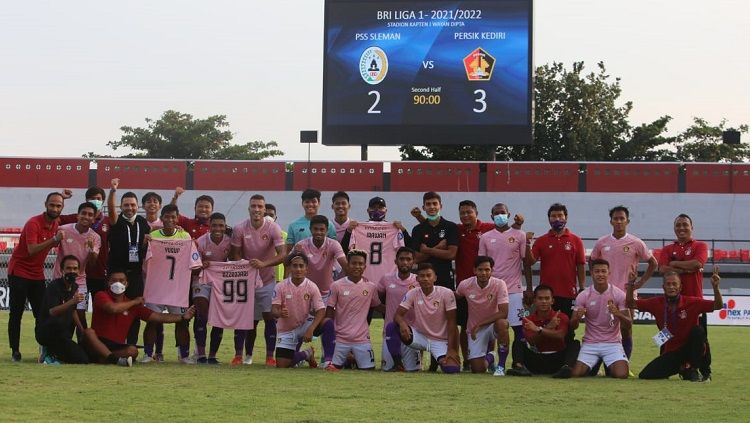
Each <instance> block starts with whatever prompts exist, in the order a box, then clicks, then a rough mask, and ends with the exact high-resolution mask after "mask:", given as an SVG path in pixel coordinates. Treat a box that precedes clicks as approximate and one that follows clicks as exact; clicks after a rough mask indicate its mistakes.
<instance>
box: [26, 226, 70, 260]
mask: <svg viewBox="0 0 750 423" xmlns="http://www.w3.org/2000/svg"><path fill="white" fill-rule="evenodd" d="M64 236H65V235H63V232H62V231H58V232H57V233H56V234H55V236H53V237H52V238H50V239H48V240H46V241H42V242H40V243H39V244H27V246H26V251H28V253H29V255H30V256H33V255H37V254H39V253H40V252H42V251H44V250H46V249H47V248H50V247H55V246H57V245H60V241H62V239H63V237H64Z"/></svg>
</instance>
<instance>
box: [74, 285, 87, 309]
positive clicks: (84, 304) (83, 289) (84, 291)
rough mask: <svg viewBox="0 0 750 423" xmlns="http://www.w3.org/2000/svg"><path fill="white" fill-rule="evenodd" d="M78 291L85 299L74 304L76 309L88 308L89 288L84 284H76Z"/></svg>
mask: <svg viewBox="0 0 750 423" xmlns="http://www.w3.org/2000/svg"><path fill="white" fill-rule="evenodd" d="M78 292H80V293H82V294H84V295H85V296H86V299H85V300H83V301H81V302H80V303H78V304H76V310H88V309H89V289H88V288H87V287H86V285H78Z"/></svg>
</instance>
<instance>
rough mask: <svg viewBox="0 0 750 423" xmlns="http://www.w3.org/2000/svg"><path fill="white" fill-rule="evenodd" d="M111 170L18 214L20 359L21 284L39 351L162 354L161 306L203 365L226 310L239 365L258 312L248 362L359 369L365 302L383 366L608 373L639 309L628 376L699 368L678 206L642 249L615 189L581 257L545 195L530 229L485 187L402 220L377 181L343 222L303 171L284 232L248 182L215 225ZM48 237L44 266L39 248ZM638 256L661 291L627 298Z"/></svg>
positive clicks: (42, 356) (197, 208) (179, 339)
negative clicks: (647, 343)
mask: <svg viewBox="0 0 750 423" xmlns="http://www.w3.org/2000/svg"><path fill="white" fill-rule="evenodd" d="M126 183H127V181H123V185H125V184H126ZM120 184H121V181H120V180H119V179H112V181H111V186H110V187H109V192H108V193H107V192H105V190H104V189H103V188H101V187H97V186H94V187H90V188H89V189H88V190H86V193H85V200H86V201H85V202H83V203H81V204H79V205H78V206H77V213H70V214H64V213H63V208H64V205H65V201H66V200H68V199H70V198H72V195H73V193H72V191H71V190H68V189H65V190H62V192H52V193H50V194H48V195H47V197H46V198H45V199H44V211H43V212H42V213H41V214H39V215H36V216H33V217H31V218H30V219H29V220H28V221H27V222H26V223H25V225H24V226H23V230H22V232H21V235H20V239H19V243H18V244H17V246H16V247H15V248H14V249H13V252H12V255H11V258H10V262H9V264H8V280H9V287H10V301H9V308H10V314H9V320H8V338H9V344H10V348H11V359H12V361H14V362H21V361H22V356H21V352H20V345H19V343H20V335H21V321H22V317H23V315H24V310H25V308H26V303H27V301H28V303H29V305H30V307H31V310H32V312H33V316H34V319H35V329H34V330H35V338H36V341H37V342H38V343H39V358H38V362H39V363H43V364H47V365H58V364H61V363H64V364H87V363H98V364H116V365H121V366H126V367H130V366H132V365H133V364H134V363H139V364H147V363H158V362H162V361H164V360H165V355H164V325H165V324H173V327H174V335H175V340H176V349H177V357H176V360H177V361H178V362H180V363H183V364H205V365H218V364H220V362H219V360H218V359H217V353H218V351H219V347H220V344H221V342H222V338H223V334H224V330H225V329H232V331H233V340H234V356H233V358H232V360H231V362H230V364H231V365H234V366H241V365H249V364H252V363H253V351H254V346H255V341H256V337H257V332H256V328H257V327H258V324H259V322H260V321H261V320H262V321H263V322H264V324H263V328H264V330H263V336H264V338H265V346H266V355H265V357H266V358H265V364H266V365H267V366H272V367H279V368H287V367H289V368H292V367H302V366H307V367H311V368H316V367H320V368H322V369H324V370H326V371H328V372H339V371H341V370H343V369H358V370H372V369H375V368H376V358H375V353H374V352H373V347H372V343H371V340H370V323H371V320H372V319H373V315H376V316H383V331H382V351H381V354H380V357H381V364H380V368H381V369H382V370H383V371H386V372H404V371H405V372H412V371H420V370H422V369H423V368H429V371H437V370H438V369H439V370H440V371H441V372H443V373H448V374H453V373H460V372H462V371H464V372H471V373H488V374H492V375H494V376H506V375H509V376H527V377H528V376H532V375H551V376H552V377H553V378H571V377H582V376H595V375H598V374H600V373H603V374H604V375H606V376H608V377H612V378H620V379H625V378H628V377H636V375H635V373H634V371H633V370H634V369H631V367H630V357H631V354H632V352H633V337H632V326H633V317H634V310H639V311H642V312H648V313H651V314H652V315H653V316H654V319H655V321H656V326H657V328H656V329H655V332H656V334H655V335H654V336H653V338H652V341H653V343H654V344H656V346H658V347H659V355H658V356H657V357H656V358H654V359H653V360H651V361H650V362H649V363H648V364H647V365H646V366H645V367H644V368H643V369H641V370H640V372H639V373H638V374H637V377H638V378H641V379H665V378H669V377H670V376H673V375H679V377H680V378H681V379H683V380H687V381H693V382H705V381H710V380H711V350H710V347H709V342H708V339H707V324H706V320H707V319H706V314H707V313H711V312H712V311H714V310H719V309H721V308H722V306H723V304H722V296H721V292H720V290H719V284H720V280H721V278H720V276H719V268H718V266H714V267H713V274H712V275H711V277H710V284H711V286H712V288H713V299H712V300H708V299H703V289H702V286H703V266H704V264H705V262H706V261H707V259H708V247H707V244H706V243H704V242H701V241H697V240H695V239H693V222H692V220H691V218H690V217H689V216H687V215H685V214H680V215H678V216H676V217H675V219H674V221H673V222H672V223H673V225H674V233H675V236H676V239H675V241H674V242H673V243H671V244H668V245H666V246H665V247H664V248H663V249H662V250H660V252H659V253H658V257H655V256H654V255H652V253H651V251H650V250H649V249H648V247H647V246H646V244H645V243H644V242H643V241H642V240H641V239H640V238H638V237H636V236H634V235H633V234H630V233H628V232H627V228H628V224H629V223H630V211H629V210H628V208H627V207H625V206H622V205H618V206H614V207H613V208H612V209H611V210H610V211H609V222H610V224H611V226H612V232H611V233H608V234H606V235H604V236H602V237H601V238H599V239H598V240H597V241H596V244H595V245H594V248H593V250H592V251H591V253H590V255H589V257H588V258H587V257H586V250H585V248H584V245H583V241H582V240H581V238H580V237H578V236H577V235H575V234H574V233H573V232H572V231H571V230H570V229H569V228H567V220H568V209H567V207H566V206H565V205H564V204H560V203H554V204H552V205H550V206H549V209H548V211H547V217H548V220H549V226H550V230H549V231H548V232H547V233H545V234H543V235H541V236H538V237H534V233H533V232H524V231H522V226H523V224H524V216H523V215H522V214H521V213H513V212H511V208H510V206H511V205H509V204H504V203H500V202H498V203H497V204H495V205H494V206H493V207H492V209H491V211H490V216H491V219H492V221H491V222H482V221H480V220H479V219H478V217H477V216H478V213H479V211H478V210H477V206H476V204H475V203H474V202H473V201H471V200H468V199H467V200H464V201H461V202H460V203H459V204H458V212H459V218H460V223H459V224H456V223H454V222H450V221H448V220H446V219H445V218H443V217H441V211H442V209H443V207H444V204H443V203H442V199H441V196H440V195H439V194H438V193H435V192H426V193H424V195H423V198H422V206H421V207H414V208H413V209H412V210H411V216H410V217H409V218H410V219H414V220H415V222H416V225H415V226H413V228H412V229H411V231H409V230H407V228H406V226H405V224H404V222H402V221H398V220H394V221H389V220H388V219H387V212H388V207H387V205H386V200H385V199H384V198H382V197H379V196H375V197H373V198H371V199H370V200H369V202H368V204H367V215H368V217H369V220H368V221H366V222H357V221H355V220H353V219H350V218H349V211H350V210H351V207H352V205H351V203H350V200H349V196H348V195H347V193H345V192H342V191H339V192H336V193H335V194H333V197H332V198H331V209H332V211H333V218H332V219H329V218H328V217H326V216H324V215H322V214H321V213H320V208H321V205H322V203H321V193H320V192H319V191H317V190H314V189H306V190H304V191H303V192H302V195H301V206H302V211H303V213H304V214H303V215H302V216H300V217H299V218H298V219H296V220H294V221H292V223H291V224H290V225H289V226H288V228H287V230H286V231H284V230H282V228H281V227H280V226H279V225H278V224H277V223H276V219H277V210H276V207H274V206H273V205H272V204H270V203H266V201H265V198H264V197H263V196H262V195H259V194H255V195H252V196H251V197H250V200H249V205H248V214H249V218H248V219H246V220H244V221H242V222H240V223H237V224H235V225H234V226H231V225H229V222H227V219H226V217H225V215H224V214H222V213H220V212H216V211H214V200H213V198H212V197H211V196H209V195H201V196H199V197H198V198H197V199H196V201H195V204H194V213H195V215H194V217H192V218H190V217H186V216H185V215H183V214H181V213H180V211H179V208H178V200H179V197H180V196H181V195H182V194H183V193H184V189H182V188H181V187H177V188H176V189H175V192H174V196H173V197H172V199H171V201H170V202H169V203H168V204H162V198H161V196H159V195H158V194H157V193H155V192H148V193H146V194H145V195H143V197H142V198H140V199H139V198H138V197H137V196H136V194H135V193H133V192H125V193H120V191H119V188H120ZM118 198H119V206H118V205H117V204H116V202H117V199H118ZM41 200H42V199H40V203H41ZM139 200H140V205H139ZM105 203H106V213H104V210H105V207H104V205H105ZM139 209H142V210H143V212H145V213H143V212H141V213H139ZM53 249H54V250H55V258H56V259H55V263H54V270H53V276H52V280H51V281H49V282H48V281H47V280H46V277H45V274H44V263H45V261H46V259H47V255H48V254H49V253H50V251H51V250H53ZM536 262H539V278H538V280H537V282H536V284H535V283H534V280H533V273H532V266H533V265H534V264H535V263H536ZM640 262H645V263H647V268H646V269H645V271H644V272H642V274H639V272H638V264H639V263H640ZM587 268H588V271H589V273H590V275H591V278H592V280H593V283H592V284H591V285H590V286H588V287H586V286H585V285H586V271H587ZM655 272H658V277H660V278H662V289H663V293H662V294H660V295H655V296H651V297H648V298H638V295H637V290H638V289H639V288H641V287H642V286H643V285H644V284H645V283H646V282H647V281H648V280H649V279H650V278H651V277H654V276H656V275H657V274H656V273H655ZM89 302H90V303H91V304H92V308H91V310H92V312H91V313H90V314H89V316H90V318H91V321H90V322H88V321H87V310H88V309H89ZM191 320H192V321H193V324H192V338H193V341H194V350H193V352H192V354H191V351H190V343H191V330H190V321H191ZM141 321H144V322H145V327H144V328H143V330H141ZM581 323H584V325H583V328H582V329H581V330H579V326H580V325H581ZM209 326H210V335H209ZM576 332H578V334H577V333H576ZM141 334H142V335H141ZM576 335H578V337H579V338H580V340H579V339H576V338H577V336H576ZM511 340H512V342H511ZM318 345H320V346H318ZM509 356H510V357H509ZM425 357H429V361H430V362H429V366H428V363H427V362H425V363H424V366H423V363H422V359H423V358H425ZM509 358H510V360H509ZM425 360H426V358H425Z"/></svg>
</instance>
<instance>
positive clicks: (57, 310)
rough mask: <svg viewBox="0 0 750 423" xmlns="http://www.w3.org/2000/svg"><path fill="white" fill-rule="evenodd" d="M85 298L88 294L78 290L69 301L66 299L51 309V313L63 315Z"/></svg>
mask: <svg viewBox="0 0 750 423" xmlns="http://www.w3.org/2000/svg"><path fill="white" fill-rule="evenodd" d="M85 299H86V295H84V294H83V293H80V292H76V293H75V294H73V296H72V297H71V298H70V299H69V300H68V301H65V302H64V303H62V304H60V305H57V306H54V307H52V308H51V309H49V315H50V316H54V317H57V316H62V315H63V314H65V313H66V312H68V311H69V310H70V309H71V308H74V307H75V306H76V304H78V303H80V302H81V301H83V300H85ZM74 314H75V313H74Z"/></svg>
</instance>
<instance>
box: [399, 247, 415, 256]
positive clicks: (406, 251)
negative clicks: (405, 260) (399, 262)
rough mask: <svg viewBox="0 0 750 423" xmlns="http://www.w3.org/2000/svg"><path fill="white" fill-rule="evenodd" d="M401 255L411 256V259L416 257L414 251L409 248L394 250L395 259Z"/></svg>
mask: <svg viewBox="0 0 750 423" xmlns="http://www.w3.org/2000/svg"><path fill="white" fill-rule="evenodd" d="M402 253H408V254H411V256H412V257H415V256H416V255H417V253H416V251H414V250H412V249H411V248H409V247H399V249H398V250H396V257H398V256H400V255H401V254H402Z"/></svg>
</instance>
